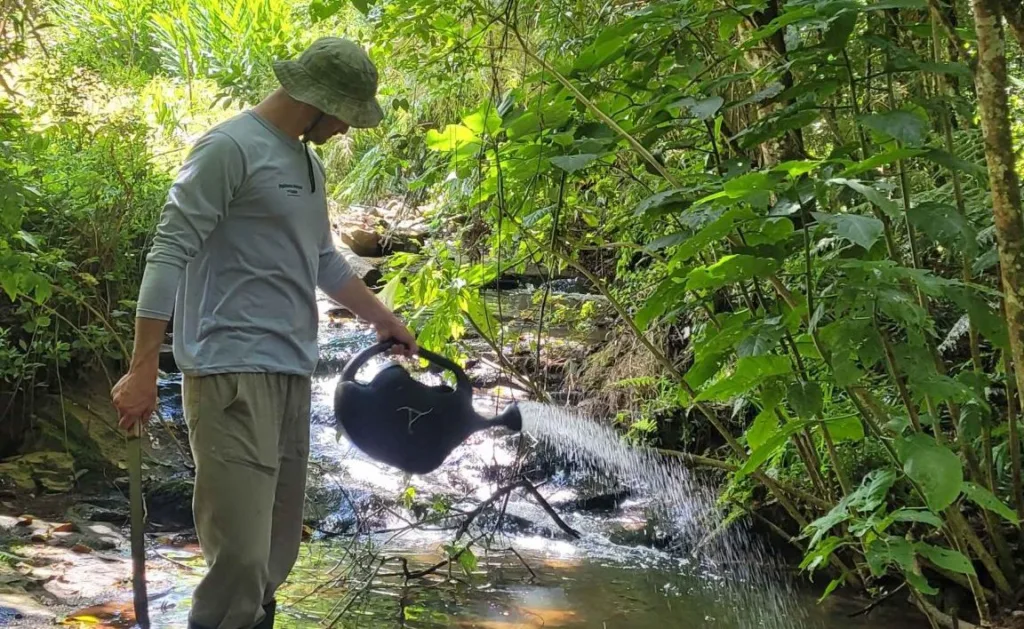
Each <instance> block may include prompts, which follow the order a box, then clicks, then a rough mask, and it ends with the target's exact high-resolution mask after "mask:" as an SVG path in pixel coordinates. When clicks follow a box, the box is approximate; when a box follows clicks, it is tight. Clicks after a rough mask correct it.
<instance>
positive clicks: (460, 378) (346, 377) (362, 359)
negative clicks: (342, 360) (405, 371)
mask: <svg viewBox="0 0 1024 629" xmlns="http://www.w3.org/2000/svg"><path fill="white" fill-rule="evenodd" d="M395 345H396V343H395V341H394V340H391V339H388V340H386V341H381V342H380V343H377V344H376V345H372V346H370V347H367V348H366V349H364V350H363V351H361V352H359V353H358V354H356V355H355V356H354V357H352V360H350V361H348V364H347V365H345V369H344V370H342V372H341V379H342V380H343V381H345V382H353V381H355V379H356V373H358V372H359V369H360V368H361V367H362V366H363V365H364V364H366V361H368V360H370V358H372V357H374V356H376V355H377V354H381V353H383V352H386V351H388V350H389V349H391V348H392V347H394V346H395ZM416 354H417V355H418V356H421V357H423V358H426V359H427V360H429V361H430V362H432V363H434V364H435V365H437V366H438V367H444V368H445V369H447V370H449V371H451V372H452V373H454V374H455V382H456V384H457V388H458V390H459V391H471V390H472V388H473V385H472V384H471V383H470V382H469V376H467V375H466V372H465V371H463V370H462V368H461V367H459V366H458V365H456V364H455V363H453V362H452V361H450V360H448V359H447V358H445V357H444V356H441V355H440V354H435V353H434V352H432V351H430V350H428V349H424V348H422V347H421V348H419V349H417V350H416Z"/></svg>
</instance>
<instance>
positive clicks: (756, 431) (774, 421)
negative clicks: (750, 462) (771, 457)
mask: <svg viewBox="0 0 1024 629" xmlns="http://www.w3.org/2000/svg"><path fill="white" fill-rule="evenodd" d="M778 428H779V416H778V415H777V414H776V413H775V409H774V408H768V409H765V410H763V411H761V412H760V413H758V414H757V417H755V418H754V422H753V423H752V424H750V428H747V433H746V436H747V445H748V446H750V449H751V450H757V449H758V448H760V447H761V446H762V445H764V442H766V441H768V439H770V438H771V436H772V435H774V434H775V431H776V430H777V429H778Z"/></svg>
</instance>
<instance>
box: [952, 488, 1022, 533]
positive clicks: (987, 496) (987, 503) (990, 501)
mask: <svg viewBox="0 0 1024 629" xmlns="http://www.w3.org/2000/svg"><path fill="white" fill-rule="evenodd" d="M963 490H964V495H965V496H967V499H968V500H970V501H971V502H973V503H975V504H977V505H979V506H980V507H982V508H984V509H988V510H989V511H992V512H994V513H998V514H999V515H1000V516H1002V517H1003V518H1004V519H1005V520H1006V521H1007V522H1010V523H1011V524H1013V525H1014V526H1017V525H1019V524H1020V520H1019V519H1018V518H1017V514H1016V513H1014V512H1013V509H1011V508H1010V507H1008V506H1006V503H1004V502H1003V501H1002V500H1000V499H999V498H997V497H996V496H995V494H993V493H992V492H991V491H989V490H987V489H985V488H984V487H982V486H981V485H976V484H974V483H964V485H963Z"/></svg>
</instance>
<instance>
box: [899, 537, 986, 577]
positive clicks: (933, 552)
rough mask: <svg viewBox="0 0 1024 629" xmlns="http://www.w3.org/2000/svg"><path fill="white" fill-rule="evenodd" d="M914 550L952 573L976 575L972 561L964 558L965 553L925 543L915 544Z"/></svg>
mask: <svg viewBox="0 0 1024 629" xmlns="http://www.w3.org/2000/svg"><path fill="white" fill-rule="evenodd" d="M914 550H916V551H917V554H919V555H921V556H922V557H924V558H925V559H927V560H928V561H930V562H932V563H933V564H935V565H936V566H938V567H940V568H945V569H946V570H949V571H951V572H959V573H960V574H969V575H974V574H976V573H975V571H974V566H973V565H972V564H971V560H970V559H968V558H967V557H964V555H963V553H960V552H958V551H955V550H950V549H948V548H940V547H938V546H932V545H931V544H926V543H924V542H918V543H916V544H914Z"/></svg>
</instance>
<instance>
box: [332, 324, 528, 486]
mask: <svg viewBox="0 0 1024 629" xmlns="http://www.w3.org/2000/svg"><path fill="white" fill-rule="evenodd" d="M394 344H395V342H394V341H390V340H389V341H384V342H382V343H378V344H377V345H374V346H372V347H369V348H367V349H365V350H363V351H362V352H360V353H358V354H356V355H355V356H354V357H353V358H352V360H350V361H349V362H348V364H347V365H345V369H344V370H343V371H342V372H341V381H340V382H339V383H338V387H337V389H335V392H334V416H335V418H336V419H337V421H338V428H339V429H340V430H342V431H344V433H345V435H346V436H347V437H348V439H349V440H350V441H351V442H352V443H353V444H354V445H355V446H356V447H357V448H359V449H360V450H362V451H363V452H364V453H365V454H366V455H367V456H369V457H371V458H373V459H376V460H378V461H380V462H382V463H386V464H388V465H391V466H393V467H397V468H398V469H400V470H402V471H405V472H408V473H410V474H427V473H429V472H432V471H434V470H435V469H437V468H438V467H439V466H440V465H441V464H442V463H444V461H445V459H446V458H448V455H449V454H451V452H452V450H454V449H455V448H456V447H458V446H459V444H461V443H462V442H463V441H465V440H466V439H467V438H468V437H469V436H470V435H472V434H473V433H475V432H477V431H480V430H484V429H486V428H494V427H497V426H504V427H505V428H508V429H509V430H513V431H516V432H519V431H520V430H522V427H523V418H522V416H521V415H520V414H519V407H518V406H517V405H516V404H515V403H514V402H513V403H512V404H510V405H509V406H508V407H506V408H505V410H504V411H502V412H501V414H500V415H498V416H496V417H493V418H491V419H487V418H484V417H481V416H480V415H478V414H477V412H476V411H475V410H474V409H473V385H472V384H470V382H469V378H468V377H467V376H466V372H464V371H462V369H460V368H459V366H458V365H456V364H455V363H453V362H452V361H450V360H448V359H447V358H445V357H444V356H440V355H438V354H435V353H434V352H431V351H428V350H425V349H422V348H420V349H419V350H417V354H418V355H419V356H422V357H423V358H426V359H427V360H429V361H430V362H432V363H434V364H435V365H437V366H439V367H443V368H445V369H448V370H450V371H452V372H453V373H454V374H455V382H456V387H455V388H454V389H452V388H451V387H450V386H448V385H445V384H442V385H439V386H429V385H426V384H423V383H422V382H420V381H418V380H416V379H414V378H413V377H412V375H410V374H409V372H408V371H406V370H405V369H404V368H403V367H402V366H401V365H399V364H398V363H396V362H391V363H389V364H387V365H386V366H385V367H384V368H383V369H381V371H380V372H379V373H378V374H377V375H376V376H374V378H373V380H372V381H370V382H369V383H366V384H363V383H361V382H356V373H357V372H358V371H359V368H360V367H362V366H363V364H365V363H366V361H367V360H369V359H370V358H371V357H372V356H375V355H377V354H380V353H381V352H385V351H387V350H389V349H391V347H393V346H394Z"/></svg>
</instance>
